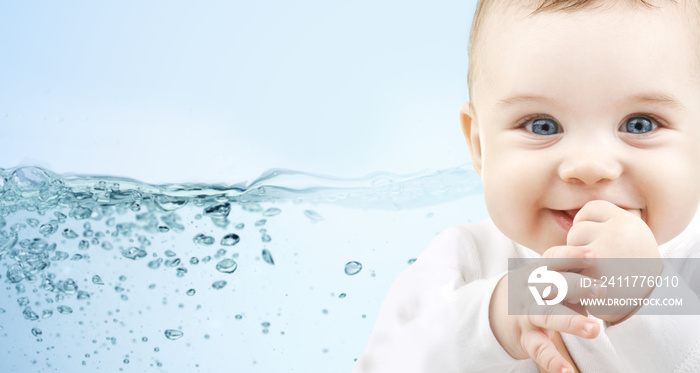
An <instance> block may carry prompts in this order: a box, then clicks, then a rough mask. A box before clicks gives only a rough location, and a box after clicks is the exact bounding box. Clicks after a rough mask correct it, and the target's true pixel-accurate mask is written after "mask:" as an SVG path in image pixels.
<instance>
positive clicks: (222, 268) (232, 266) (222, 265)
mask: <svg viewBox="0 0 700 373" xmlns="http://www.w3.org/2000/svg"><path fill="white" fill-rule="evenodd" d="M237 268H238V263H236V261H235V260H233V259H224V260H222V261H220V262H218V263H216V270H217V271H219V272H221V273H233V272H235V271H236V269H237Z"/></svg>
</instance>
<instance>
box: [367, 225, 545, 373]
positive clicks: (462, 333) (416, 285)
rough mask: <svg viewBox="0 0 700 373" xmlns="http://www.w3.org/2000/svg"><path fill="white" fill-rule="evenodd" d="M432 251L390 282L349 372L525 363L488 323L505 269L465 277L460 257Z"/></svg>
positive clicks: (483, 368)
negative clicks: (489, 275)
mask: <svg viewBox="0 0 700 373" xmlns="http://www.w3.org/2000/svg"><path fill="white" fill-rule="evenodd" d="M441 241H442V238H440V237H438V238H436V240H434V241H433V243H431V246H435V245H439V244H440V242H441ZM467 249H469V248H468V247H467V248H462V250H467ZM438 251H439V249H438ZM447 252H449V250H447ZM434 253H435V250H430V247H429V250H426V252H425V253H424V254H423V255H422V256H421V257H419V258H418V260H417V261H416V262H415V263H414V264H412V265H411V267H409V268H408V269H407V270H406V271H405V272H404V273H402V274H401V275H400V276H399V278H398V279H397V280H396V282H395V283H394V284H393V285H392V287H391V289H390V290H389V293H388V294H387V296H386V298H385V299H384V302H383V304H382V307H381V310H380V312H379V317H378V318H377V322H376V324H375V327H374V330H373V331H372V335H371V337H370V341H369V343H368V346H367V348H366V350H365V351H364V353H363V354H362V355H361V356H360V357H359V359H358V361H357V362H356V364H355V366H354V370H353V372H355V373H370V372H407V373H408V372H441V373H450V372H460V373H462V372H494V371H499V372H500V371H509V370H511V369H512V368H514V367H519V366H521V364H528V363H529V362H528V361H527V360H516V359H514V358H512V357H511V356H510V355H509V354H508V353H507V352H506V351H505V350H504V349H503V348H502V347H501V345H500V344H499V343H498V341H497V340H496V338H495V336H494V335H493V332H492V331H491V326H490V324H489V303H490V300H491V294H492V293H493V291H494V289H495V287H496V284H497V283H498V281H499V280H500V279H501V278H502V277H503V275H505V272H504V273H502V274H501V275H500V276H495V277H493V278H488V279H478V280H473V281H467V280H465V275H464V273H463V271H464V266H465V264H464V263H452V265H449V264H448V263H449V262H450V260H451V261H452V262H454V261H455V258H453V257H451V256H450V255H449V254H448V257H447V258H445V257H436V256H435V255H434ZM445 259H448V260H445ZM457 261H458V262H459V260H457ZM535 371H536V370H535Z"/></svg>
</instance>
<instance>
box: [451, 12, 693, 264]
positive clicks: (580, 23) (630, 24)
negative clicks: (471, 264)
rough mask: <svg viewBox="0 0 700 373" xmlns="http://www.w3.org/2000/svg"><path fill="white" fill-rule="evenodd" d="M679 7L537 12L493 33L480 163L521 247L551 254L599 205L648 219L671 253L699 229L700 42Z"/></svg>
mask: <svg viewBox="0 0 700 373" xmlns="http://www.w3.org/2000/svg"><path fill="white" fill-rule="evenodd" d="M669 3H670V2H663V3H662V5H661V7H660V8H658V9H646V8H624V7H619V6H618V7H616V8H613V9H606V10H603V11H595V10H583V11H578V12H575V13H541V14H537V15H534V16H531V17H527V14H529V11H526V12H520V13H517V14H514V15H510V16H506V17H507V19H503V22H500V23H499V24H498V25H497V26H496V27H497V30H496V31H488V34H487V36H486V40H485V44H484V45H485V46H486V50H485V51H484V52H483V54H481V55H480V58H481V60H480V66H481V68H482V70H481V72H480V73H479V75H478V76H477V78H476V85H475V86H474V87H475V90H474V92H475V97H473V98H472V99H473V100H475V102H474V104H475V112H471V114H470V116H471V117H472V122H471V123H472V124H471V129H472V138H471V141H472V145H471V150H472V160H473V163H474V167H475V168H476V169H477V171H478V172H479V173H480V175H481V177H482V179H483V183H484V196H485V199H486V205H487V208H488V211H489V214H490V216H491V218H492V219H493V221H494V222H495V224H496V225H497V226H498V227H499V228H500V229H501V231H503V233H505V234H506V235H507V236H509V237H510V238H511V239H513V240H515V241H516V242H518V243H520V244H523V245H525V246H527V247H529V248H531V249H533V250H536V251H538V252H540V253H541V252H543V251H545V250H546V249H548V248H550V247H552V246H555V245H565V244H566V234H567V232H568V229H569V228H570V227H571V224H572V217H573V215H574V214H575V213H576V211H577V210H578V209H580V208H581V207H582V206H583V205H584V204H585V203H586V202H588V201H591V200H606V201H609V202H612V203H614V204H616V205H617V206H619V207H621V208H624V209H627V210H639V212H640V213H641V217H642V219H643V220H644V221H645V222H646V223H647V225H648V226H649V227H650V228H651V230H652V232H654V235H655V237H656V240H657V242H658V243H659V244H661V243H664V242H666V241H668V240H670V239H671V238H673V237H674V236H676V235H677V234H678V233H680V232H681V231H682V230H683V229H684V228H685V227H686V226H687V224H688V223H689V221H690V220H691V219H692V217H693V216H694V214H695V211H696V208H697V206H698V201H699V200H700V176H699V174H700V79H699V78H698V75H699V73H700V71H699V70H698V60H697V54H696V53H697V41H696V40H695V39H694V38H693V33H692V32H691V28H690V26H689V24H688V23H686V22H685V21H684V20H685V18H684V17H683V16H681V15H679V11H678V10H677V9H675V7H674V6H671V7H669V6H668V5H665V4H669ZM463 118H464V117H463ZM467 119H468V118H467ZM466 122H467V124H466V127H467V128H468V126H469V124H468V120H466Z"/></svg>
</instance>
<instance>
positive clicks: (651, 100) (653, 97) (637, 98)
mask: <svg viewBox="0 0 700 373" xmlns="http://www.w3.org/2000/svg"><path fill="white" fill-rule="evenodd" d="M528 101H537V102H542V103H549V104H555V105H559V106H563V105H562V103H561V101H559V100H557V99H555V98H553V97H547V96H540V95H534V94H514V95H511V96H509V97H508V98H505V99H503V100H500V101H498V103H496V106H498V107H505V106H510V105H514V104H517V103H521V102H528ZM635 103H641V104H647V105H661V106H668V107H669V108H671V109H675V110H685V109H686V108H685V106H684V105H683V104H682V103H681V102H680V101H679V100H677V99H676V98H675V97H673V96H672V95H668V94H665V93H662V92H650V93H640V94H636V95H632V96H629V97H626V98H623V99H621V100H619V101H618V102H617V103H616V106H624V105H629V104H635Z"/></svg>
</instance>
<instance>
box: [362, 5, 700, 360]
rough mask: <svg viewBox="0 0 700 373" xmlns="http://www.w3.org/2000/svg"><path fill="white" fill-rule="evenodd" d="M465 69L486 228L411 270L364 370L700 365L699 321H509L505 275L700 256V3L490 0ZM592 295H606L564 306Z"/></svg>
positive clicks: (459, 237) (379, 326)
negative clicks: (545, 263)
mask: <svg viewBox="0 0 700 373" xmlns="http://www.w3.org/2000/svg"><path fill="white" fill-rule="evenodd" d="M469 61H470V64H469V94H470V100H471V102H469V103H465V104H464V105H463V106H462V108H461V113H460V114H461V121H462V128H463V131H464V134H465V136H466V139H467V142H468V145H469V150H470V153H471V159H472V164H473V167H474V169H475V170H476V172H477V173H478V174H479V175H480V176H481V178H482V181H483V186H484V198H485V201H486V206H487V209H488V212H489V215H490V219H489V220H488V221H485V222H481V223H477V224H467V225H463V226H458V227H454V228H451V229H449V230H447V231H445V232H443V233H442V234H440V235H439V236H438V237H436V238H435V239H434V240H433V241H432V242H431V244H430V246H429V247H428V249H427V250H426V251H425V252H424V253H423V254H422V255H421V256H420V257H419V258H418V260H417V261H416V262H415V263H414V264H413V265H411V266H410V267H409V268H408V269H407V270H406V271H405V272H404V273H403V274H401V276H400V277H399V278H398V279H397V280H396V282H395V283H394V284H393V286H392V287H391V289H390V291H389V293H388V294H387V296H386V298H385V300H384V303H383V305H382V308H381V311H380V313H379V317H378V319H377V322H376V325H375V328H374V330H373V332H372V335H371V338H370V341H369V344H368V346H367V349H366V350H365V352H364V353H363V354H362V355H361V356H360V357H359V359H358V361H357V362H356V364H355V366H354V371H355V372H440V373H446V372H511V371H513V372H538V371H543V370H544V371H548V372H575V371H580V372H698V371H700V317H699V316H696V315H685V316H669V315H657V316H654V315H651V316H650V315H636V314H634V312H630V313H629V314H627V315H617V316H616V315H597V314H596V313H595V312H592V311H591V310H590V309H588V310H586V309H582V308H581V307H582V306H581V305H580V304H579V305H574V304H569V306H570V308H567V309H577V308H578V311H579V312H573V311H572V312H569V313H566V312H563V313H560V312H551V313H548V314H546V315H535V314H530V315H512V314H509V312H508V299H509V298H508V283H509V282H508V272H507V271H508V258H540V257H543V258H570V259H572V261H571V263H573V264H571V265H570V266H568V267H560V268H556V270H557V271H559V273H566V274H570V273H574V272H580V274H579V273H577V275H579V276H583V274H585V273H586V272H585V268H586V263H589V261H586V259H588V258H660V257H661V258H668V257H675V258H687V257H697V256H698V252H699V251H698V248H700V234H698V232H699V231H700V230H699V229H698V219H694V217H695V216H696V211H697V210H698V203H699V202H700V0H615V1H613V0H598V1H595V0H591V1H587V0H483V1H481V2H480V3H479V5H478V8H477V11H476V15H475V18H474V22H473V28H472V33H471V44H470V51H469ZM582 268H583V270H582ZM524 289H525V290H524V291H527V288H524ZM511 291H515V290H514V289H511ZM517 291H522V289H517ZM585 291H589V292H590V294H589V295H590V296H591V297H595V296H598V295H600V292H601V290H600V287H597V286H592V287H590V288H588V289H580V288H579V289H574V290H573V291H572V293H573V294H572V295H570V297H567V300H571V299H573V297H574V296H579V295H582V293H583V292H585ZM694 296H695V297H696V298H697V289H696V290H695V293H694ZM691 300H692V299H691ZM694 301H695V302H697V299H694ZM572 303H574V302H573V301H572ZM558 307H564V308H566V306H565V305H564V304H562V305H559V306H558ZM586 311H588V313H590V315H588V314H587V312H586Z"/></svg>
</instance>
